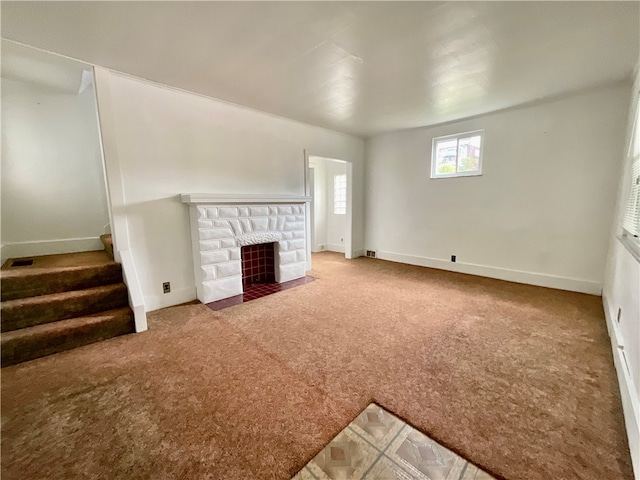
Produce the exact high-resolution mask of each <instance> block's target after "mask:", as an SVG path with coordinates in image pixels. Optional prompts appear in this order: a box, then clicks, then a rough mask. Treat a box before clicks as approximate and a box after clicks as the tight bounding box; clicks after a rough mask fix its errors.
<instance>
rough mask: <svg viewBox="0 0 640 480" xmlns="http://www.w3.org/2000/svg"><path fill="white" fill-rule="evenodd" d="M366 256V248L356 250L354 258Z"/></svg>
mask: <svg viewBox="0 0 640 480" xmlns="http://www.w3.org/2000/svg"><path fill="white" fill-rule="evenodd" d="M364 256H365V250H364V249H363V250H355V251H354V252H353V258H358V257H364Z"/></svg>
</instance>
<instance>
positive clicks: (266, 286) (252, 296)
mask: <svg viewBox="0 0 640 480" xmlns="http://www.w3.org/2000/svg"><path fill="white" fill-rule="evenodd" d="M314 280H315V278H313V277H311V276H309V275H306V276H304V277H302V278H298V279H296V280H289V281H288V282H283V283H256V284H254V285H248V286H247V287H245V289H244V292H243V293H241V294H240V295H236V296H234V297H229V298H224V299H222V300H217V301H215V302H209V303H207V304H205V305H206V306H207V307H209V308H210V309H211V310H214V311H217V310H222V309H223V308H227V307H232V306H234V305H240V304H241V303H246V302H250V301H251V300H256V299H258V298H262V297H266V296H267V295H271V294H273V293H278V292H282V291H283V290H288V289H290V288H293V287H297V286H299V285H305V284H307V283H310V282H313V281H314Z"/></svg>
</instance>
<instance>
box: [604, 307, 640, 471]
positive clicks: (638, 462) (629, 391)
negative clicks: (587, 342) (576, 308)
mask: <svg viewBox="0 0 640 480" xmlns="http://www.w3.org/2000/svg"><path fill="white" fill-rule="evenodd" d="M602 304H603V306H604V316H605V318H606V322H607V330H608V331H609V337H611V350H612V353H613V363H614V365H615V367H616V373H617V376H618V385H619V388H620V398H621V400H622V413H623V415H624V423H625V426H626V428H627V439H628V441H629V450H630V451H631V464H632V465H633V472H634V477H635V479H636V480H640V399H639V398H638V396H637V395H636V394H635V392H636V389H635V385H634V383H633V378H632V377H631V374H630V372H629V369H628V367H627V365H626V362H625V359H624V356H623V351H622V350H621V349H620V348H619V346H620V345H621V344H622V343H621V336H620V331H619V330H618V327H617V325H616V324H615V322H614V321H613V318H614V316H613V312H612V311H611V309H610V307H609V301H608V300H607V297H606V295H602Z"/></svg>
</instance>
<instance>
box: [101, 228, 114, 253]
mask: <svg viewBox="0 0 640 480" xmlns="http://www.w3.org/2000/svg"><path fill="white" fill-rule="evenodd" d="M100 241H101V242H102V244H103V245H104V250H105V252H107V253H108V254H109V255H110V256H111V258H113V237H111V234H110V233H105V234H104V235H100Z"/></svg>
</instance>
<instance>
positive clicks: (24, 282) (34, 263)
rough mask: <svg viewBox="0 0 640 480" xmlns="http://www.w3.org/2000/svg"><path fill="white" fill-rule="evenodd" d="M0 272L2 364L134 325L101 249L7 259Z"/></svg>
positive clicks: (118, 277) (118, 276)
mask: <svg viewBox="0 0 640 480" xmlns="http://www.w3.org/2000/svg"><path fill="white" fill-rule="evenodd" d="M0 274H1V283H0V286H1V292H2V302H0V313H1V318H0V320H1V325H2V335H1V339H0V342H1V347H2V366H3V367H5V366H9V365H14V364H16V363H20V362H24V361H27V360H33V359H35V358H39V357H42V356H45V355H50V354H53V353H57V352H61V351H64V350H69V349H71V348H76V347H79V346H82V345H87V344H90V343H94V342H98V341H101V340H106V339H108V338H112V337H115V336H118V335H123V334H126V333H132V332H134V331H135V330H134V322H133V312H132V311H131V309H130V308H129V306H128V294H127V287H126V285H125V284H124V283H122V269H121V266H120V264H118V263H116V262H114V261H113V258H112V257H111V256H110V255H109V253H107V251H95V252H81V253H72V254H63V255H45V256H39V257H29V258H21V259H9V260H7V261H6V262H5V264H4V265H3V266H2V269H1V270H0Z"/></svg>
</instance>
